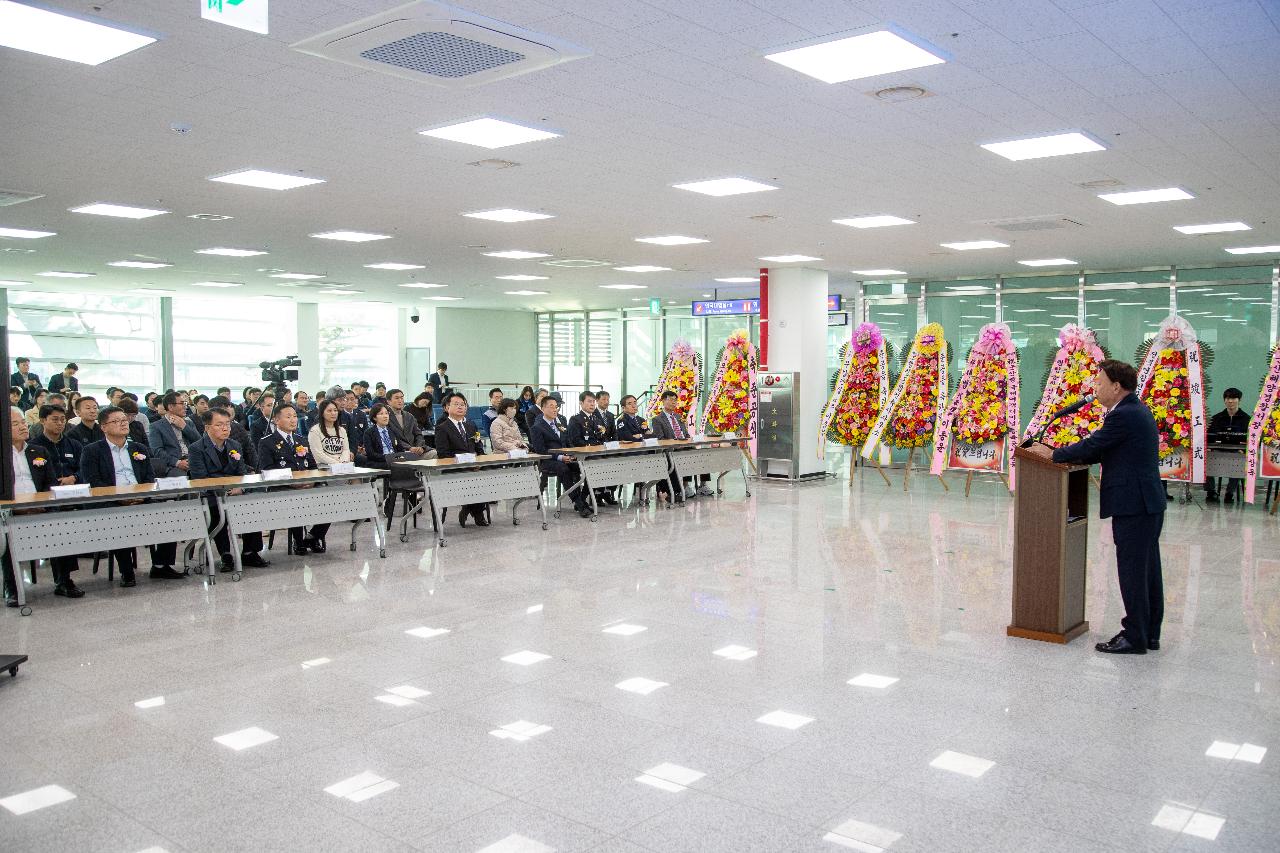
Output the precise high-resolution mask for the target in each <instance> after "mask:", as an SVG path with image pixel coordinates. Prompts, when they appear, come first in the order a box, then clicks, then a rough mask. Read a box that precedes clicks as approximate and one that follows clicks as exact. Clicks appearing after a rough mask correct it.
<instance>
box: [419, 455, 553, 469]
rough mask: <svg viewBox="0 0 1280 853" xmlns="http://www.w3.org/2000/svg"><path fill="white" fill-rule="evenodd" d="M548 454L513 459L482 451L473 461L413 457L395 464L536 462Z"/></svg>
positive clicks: (453, 465) (449, 465)
mask: <svg viewBox="0 0 1280 853" xmlns="http://www.w3.org/2000/svg"><path fill="white" fill-rule="evenodd" d="M550 458H551V457H550V456H544V455H542V454H538V453H530V454H529V455H528V456H517V457H515V458H514V459H513V458H511V457H510V456H508V455H507V454H505V453H482V454H479V455H477V456H476V458H475V461H474V462H459V461H458V460H457V459H454V458H450V459H413V460H410V461H408V462H397V463H396V464H397V465H409V466H412V467H414V468H462V467H464V466H472V465H499V464H505V463H511V462H525V461H532V462H537V461H539V460H541V459H550Z"/></svg>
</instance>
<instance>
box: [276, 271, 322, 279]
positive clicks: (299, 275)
mask: <svg viewBox="0 0 1280 853" xmlns="http://www.w3.org/2000/svg"><path fill="white" fill-rule="evenodd" d="M271 277H272V278H284V279H288V280H290V281H311V280H312V279H317V278H324V276H323V275H321V274H320V273H314V272H278V273H276V274H275V275H273V276H271Z"/></svg>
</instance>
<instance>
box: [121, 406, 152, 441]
mask: <svg viewBox="0 0 1280 853" xmlns="http://www.w3.org/2000/svg"><path fill="white" fill-rule="evenodd" d="M119 408H120V411H122V412H124V413H125V414H126V415H128V416H129V439H130V440H131V441H136V442H138V443H139V444H146V445H148V446H150V444H151V436H150V434H149V433H148V430H149V429H150V428H151V422H150V421H149V420H147V416H146V415H143V414H141V413H140V412H139V411H138V401H137V400H136V399H133V395H131V394H126V395H125V396H124V397H122V398H121V399H120V406H119Z"/></svg>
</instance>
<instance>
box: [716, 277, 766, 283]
mask: <svg viewBox="0 0 1280 853" xmlns="http://www.w3.org/2000/svg"><path fill="white" fill-rule="evenodd" d="M716 281H719V282H723V283H724V284H759V283H760V278H759V277H758V276H754V275H751V276H747V275H739V276H731V277H729V278H718V279H716Z"/></svg>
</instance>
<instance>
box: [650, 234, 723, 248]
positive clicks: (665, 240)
mask: <svg viewBox="0 0 1280 853" xmlns="http://www.w3.org/2000/svg"><path fill="white" fill-rule="evenodd" d="M636 242H637V243H652V244H653V245H655V246H690V245H692V244H694V243H710V242H711V241H710V240H703V239H701V238H699V237H681V236H680V235H679V234H670V235H668V236H666V237H637V238H636Z"/></svg>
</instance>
